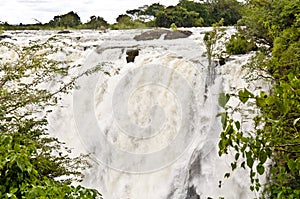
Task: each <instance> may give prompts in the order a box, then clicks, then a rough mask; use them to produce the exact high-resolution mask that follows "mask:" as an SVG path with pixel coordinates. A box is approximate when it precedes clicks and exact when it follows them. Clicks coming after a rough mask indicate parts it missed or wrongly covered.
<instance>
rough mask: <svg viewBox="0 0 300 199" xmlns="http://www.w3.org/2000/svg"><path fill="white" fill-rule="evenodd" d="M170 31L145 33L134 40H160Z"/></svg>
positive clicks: (158, 30)
mask: <svg viewBox="0 0 300 199" xmlns="http://www.w3.org/2000/svg"><path fill="white" fill-rule="evenodd" d="M168 32H170V31H169V30H164V29H155V30H149V31H146V32H143V33H142V34H140V35H136V36H135V37H134V38H133V39H135V40H136V41H145V40H154V39H159V38H160V37H161V36H162V35H163V34H167V33H168Z"/></svg>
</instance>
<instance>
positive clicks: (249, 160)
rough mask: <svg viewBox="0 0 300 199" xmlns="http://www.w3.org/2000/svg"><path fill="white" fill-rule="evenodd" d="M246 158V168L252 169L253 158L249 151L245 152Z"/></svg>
mask: <svg viewBox="0 0 300 199" xmlns="http://www.w3.org/2000/svg"><path fill="white" fill-rule="evenodd" d="M246 158H247V160H246V161H247V165H248V167H249V168H252V167H253V163H254V161H253V158H252V152H251V151H248V152H246Z"/></svg>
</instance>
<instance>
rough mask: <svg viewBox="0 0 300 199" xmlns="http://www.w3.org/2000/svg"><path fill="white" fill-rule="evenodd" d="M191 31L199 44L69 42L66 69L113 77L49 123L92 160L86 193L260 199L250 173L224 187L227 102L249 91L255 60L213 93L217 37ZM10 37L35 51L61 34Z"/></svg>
mask: <svg viewBox="0 0 300 199" xmlns="http://www.w3.org/2000/svg"><path fill="white" fill-rule="evenodd" d="M190 30H191V31H192V32H193V35H191V36H190V37H189V38H186V39H176V40H163V38H160V39H157V40H151V41H139V42H137V41H135V40H133V37H134V36H135V35H137V34H140V33H141V32H143V31H145V30H128V31H108V32H106V33H100V32H97V31H76V32H73V33H71V34H69V35H60V36H59V39H60V40H63V41H65V42H67V43H68V44H70V45H71V46H69V47H66V48H65V49H63V51H62V52H60V53H58V54H57V55H56V56H57V58H58V59H62V60H64V59H68V60H73V61H74V62H75V63H77V64H81V65H82V67H81V68H80V70H81V71H84V70H87V69H89V68H91V67H95V66H97V65H99V66H100V65H101V66H103V71H106V72H107V73H109V74H110V75H107V74H104V73H103V72H98V73H95V74H92V75H90V76H87V77H82V78H81V79H80V80H79V82H78V85H79V86H80V88H79V89H78V90H75V91H74V92H73V95H68V96H65V97H64V100H63V102H62V105H63V108H57V109H56V110H55V112H54V113H53V114H52V115H51V117H50V118H49V122H50V126H49V128H50V130H51V132H53V135H54V136H58V137H59V138H61V139H62V140H63V141H65V142H66V143H67V145H68V146H70V147H71V148H73V149H74V152H75V153H91V154H92V158H93V167H92V168H91V169H88V170H87V171H86V178H85V180H84V185H86V186H89V187H92V188H96V189H98V190H99V191H100V192H101V193H103V195H104V198H107V199H140V198H143V199H197V198H208V197H211V198H218V197H220V196H222V197H225V198H229V199H241V198H243V199H244V198H253V197H254V195H253V193H251V192H250V191H249V183H248V177H247V175H248V174H247V171H237V172H235V173H234V174H233V176H232V177H231V178H229V179H226V180H224V179H223V176H224V174H225V173H226V172H228V171H230V157H229V156H227V157H222V158H220V157H219V156H218V154H217V151H218V148H217V142H218V137H219V133H220V132H221V124H220V118H217V114H218V112H220V111H221V110H220V108H219V107H218V95H219V93H221V92H224V91H225V92H228V91H230V90H231V88H232V87H236V88H242V87H244V86H247V84H246V83H245V82H244V81H243V80H242V75H243V73H242V71H241V69H240V66H241V64H242V63H243V62H244V60H246V58H247V56H244V57H234V59H232V60H231V61H228V62H227V63H226V64H225V65H223V66H217V67H216V73H217V76H216V77H215V79H214V81H213V82H214V83H213V84H210V85H207V83H206V82H207V79H208V78H209V77H207V74H208V68H207V65H208V62H207V57H206V55H205V46H204V43H203V41H202V39H203V36H204V32H205V31H208V30H209V28H198V29H190ZM229 32H230V31H229ZM8 34H11V35H12V36H13V38H16V41H14V42H19V43H26V42H28V41H29V40H30V39H33V38H35V39H37V38H39V39H46V38H49V37H50V36H51V35H54V34H56V33H55V32H30V31H29V32H28V31H27V32H26V31H25V32H20V33H15V32H9V33H8ZM14 34H16V35H14ZM130 49H137V50H139V55H138V56H137V57H136V58H135V61H134V63H127V62H126V51H127V50H130ZM206 86H207V88H206ZM219 180H222V181H223V184H222V187H221V188H219V187H218V185H219Z"/></svg>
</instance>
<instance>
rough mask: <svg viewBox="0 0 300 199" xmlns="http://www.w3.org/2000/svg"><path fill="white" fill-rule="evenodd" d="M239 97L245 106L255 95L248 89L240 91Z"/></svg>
mask: <svg viewBox="0 0 300 199" xmlns="http://www.w3.org/2000/svg"><path fill="white" fill-rule="evenodd" d="M238 96H239V99H240V100H241V102H243V103H244V104H245V103H246V102H247V101H248V99H249V98H251V97H254V95H253V94H252V93H251V92H249V91H248V90H247V89H244V90H240V91H239V93H238Z"/></svg>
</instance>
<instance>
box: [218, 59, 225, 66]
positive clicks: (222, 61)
mask: <svg viewBox="0 0 300 199" xmlns="http://www.w3.org/2000/svg"><path fill="white" fill-rule="evenodd" d="M225 64H226V58H224V57H221V58H220V59H219V65H220V66H223V65H225Z"/></svg>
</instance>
